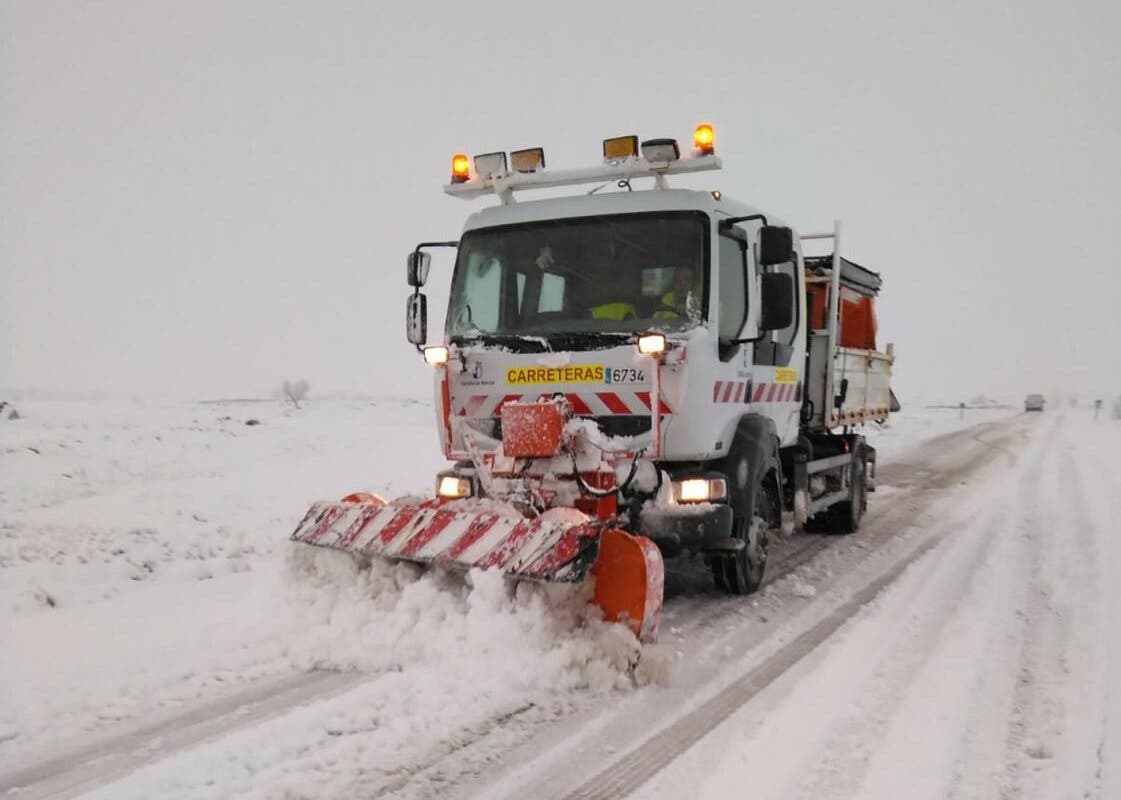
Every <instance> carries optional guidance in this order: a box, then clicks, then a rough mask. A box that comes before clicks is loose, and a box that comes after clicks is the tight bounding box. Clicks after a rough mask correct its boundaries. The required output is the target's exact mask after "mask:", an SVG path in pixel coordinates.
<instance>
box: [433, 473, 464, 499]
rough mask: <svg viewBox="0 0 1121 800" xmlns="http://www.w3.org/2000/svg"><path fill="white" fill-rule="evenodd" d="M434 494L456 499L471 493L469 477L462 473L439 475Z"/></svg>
mask: <svg viewBox="0 0 1121 800" xmlns="http://www.w3.org/2000/svg"><path fill="white" fill-rule="evenodd" d="M436 495H437V496H438V497H442V498H444V499H445V500H458V499H459V498H462V497H470V496H471V495H472V486H471V479H470V478H464V477H463V476H462V475H441V476H440V477H439V478H438V479H437V480H436Z"/></svg>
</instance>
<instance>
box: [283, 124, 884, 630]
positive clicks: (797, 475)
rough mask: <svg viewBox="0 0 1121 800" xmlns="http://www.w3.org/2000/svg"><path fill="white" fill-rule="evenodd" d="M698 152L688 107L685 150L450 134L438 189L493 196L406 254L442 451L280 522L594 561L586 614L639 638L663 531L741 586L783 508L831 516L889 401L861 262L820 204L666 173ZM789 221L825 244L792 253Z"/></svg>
mask: <svg viewBox="0 0 1121 800" xmlns="http://www.w3.org/2000/svg"><path fill="white" fill-rule="evenodd" d="M508 156H509V157H508ZM720 166H721V163H720V159H719V158H718V157H717V156H716V154H715V147H714V134H713V129H712V127H711V126H710V125H700V126H698V127H697V129H696V131H695V134H694V142H693V152H692V153H691V154H687V155H684V156H683V155H682V153H681V148H680V146H679V144H678V142H677V141H676V140H674V139H650V140H646V141H642V142H641V143H640V141H639V138H638V137H637V136H622V137H615V138H612V139H607V140H605V141H604V142H603V161H602V163H600V164H597V165H596V166H593V167H589V168H582V169H568V170H560V171H557V170H547V169H546V168H545V153H544V150H543V149H542V148H532V149H527V150H519V151H514V152H511V153H509V154H507V153H506V152H495V153H486V154H482V155H479V156H475V157H474V158H473V159H468V158H467V156H465V155H456V156H455V157H454V158H453V159H452V171H451V181H450V183H448V184H447V185H446V186H445V187H444V190H445V192H446V193H447V194H449V195H452V196H453V197H458V198H463V199H471V198H477V197H482V196H487V195H494V196H496V197H497V199H498V201H499V202H498V203H497V204H496V205H493V206H491V207H487V208H484V209H482V210H480V211H477V212H476V213H474V214H472V215H470V216H469V217H468V219H467V222H466V224H465V226H464V230H463V233H462V235H461V236H460V238H459V239H458V240H455V241H435V242H423V243H421V244H419V245H417V246H416V247H415V248H414V249H413V250H412V251H411V252H410V253H409V255H408V258H407V264H406V267H407V279H408V283H409V285H410V286H411V287H412V293H411V294H410V295H409V297H408V298H407V306H406V311H407V313H406V333H407V339H408V341H409V342H410V343H411V344H413V345H415V346H416V348H417V349H418V351H419V352H421V353H422V354H423V357H424V360H425V361H426V362H427V363H428V364H430V365H431V366H432V367H433V368H434V373H435V376H434V384H435V399H436V402H435V408H436V420H435V422H436V428H437V430H438V432H439V440H440V445H441V447H442V449H443V453H444V455H445V456H446V458H447V459H448V461H449V466H448V468H447V469H446V470H445V471H443V472H441V473H440V474H439V475H438V476H437V477H436V491H435V495H434V496H432V497H428V498H420V499H418V498H415V497H412V498H403V499H399V500H390V501H387V500H385V499H382V498H380V497H377V496H376V495H373V494H369V493H357V494H352V495H349V496H347V497H345V498H343V499H342V500H339V501H324V502H319V503H315V504H314V505H313V506H312V507H311V509H310V510H309V511H308V512H307V514H306V516H305V517H304V519H303V520H302V522H301V523H300V524H299V526H298V528H297V529H296V531H295V532H294V533H293V534H292V537H291V538H292V539H293V540H296V541H299V542H303V543H306V544H309V545H317V546H322V547H330V548H335V549H339V550H344V551H349V552H352V553H354V554H356V555H358V556H360V557H363V558H387V559H400V560H407V561H414V562H420V563H426V564H438V565H447V566H457V567H461V568H475V567H477V568H484V569H491V568H492V569H499V570H502V571H503V572H504V573H506V574H507V575H509V576H510V577H511V578H513V579H516V580H530V581H559V582H580V581H584V580H586V579H589V578H594V579H595V586H594V598H593V602H594V603H595V604H597V605H598V606H599V607H600V608H601V609H602V610H603V614H604V616H605V618H607V619H609V620H621V621H624V622H625V623H626V624H628V625H629V626H630V627H631V629H632V630H633V631H634V632H635V634H636V635H637V636H638V637H639V638H640V639H642V640H650V639H653V638H654V637H655V636H656V635H657V628H658V619H659V615H660V611H661V605H662V590H663V574H664V573H663V570H664V565H663V555H665V556H675V555H677V554H679V553H683V552H684V553H693V554H700V555H701V557H703V558H704V559H706V560H707V562H708V564H709V565H710V566H711V570H712V575H713V579H714V581H715V583H716V585H717V586H718V587H719V588H720V589H721V590H722V591H724V592H727V593H731V594H736V595H745V594H750V593H751V592H754V591H755V590H756V589H758V588H759V586H760V584H761V582H762V581H763V577H764V570H765V568H766V564H767V550H768V545H769V543H770V542H771V541H772V540H773V539H774V538H775V537H776V536H778V535H781V533H782V532H783V530H784V529H785V530H787V531H789V530H791V529H792V527H793V526H798V525H801V526H806V527H807V528H816V529H820V530H828V531H836V532H845V533H848V532H853V531H855V530H856V529H857V528H858V527H859V525H860V521H861V516H862V514H863V513H864V509H865V505H866V493H867V492H868V491H871V490H873V489H874V482H873V481H874V474H875V462H876V453H875V450H874V449H873V448H872V447H871V446H869V445H868V444H867V443H866V441H865V440H864V438H863V437H862V436H860V435H859V433H858V432H857V430H858V426H860V425H861V424H862V423H865V422H870V421H878V420H884V419H886V418H887V416H888V414H889V413H890V412H891V411H893V410H895V408H894V407H893V406H894V403H895V400H894V396H893V395H892V392H891V388H890V378H891V367H892V363H893V360H894V356H893V348H892V346H891V345H888V347H887V348H886V351H885V352H880V351H878V350H877V349H876V342H875V338H876V320H875V313H874V305H873V302H874V299H875V297H876V295H877V294H878V292H879V289H880V277H879V275H877V274H876V273H874V272H871V271H869V270H867V269H864V268H863V267H860V266H859V265H857V264H854V263H852V262H850V261H847V260H845V259H843V258H842V257H841V255H840V226H839V223H835V224H834V227H833V230H832V231H829V232H827V233H817V234H810V235H803V236H798V235H797V234H796V233H795V232H794V231H793V230H792V229H791V228H790V227H789V226H788V225H786V224H784V223H783V222H782V221H780V220H778V219H776V218H775V217H773V216H771V215H769V214H765V213H763V212H762V211H760V210H758V209H756V208H753V207H750V206H747V205H744V204H743V203H740V202H737V201H735V200H733V199H731V198H730V197H728V196H726V195H724V194H723V193H722V192H720V191H718V190H711V191H693V190H685V189H674V188H670V187H669V182H668V179H669V178H670V177H671V176H673V175H677V174H685V173H695V172H701V171H706V170H717V169H719V168H720ZM642 179H652V186H649V187H648V188H642V189H640V188H639V187H635V186H632V183H634V182H637V181H640V180H642ZM643 182H644V183H645V182H646V181H643ZM588 185H591V188H590V189H581V190H580V191H579V192H578V193H576V194H574V195H572V196H561V197H552V198H549V199H538V200H533V201H521V202H518V201H517V200H516V197H515V196H516V195H518V194H520V193H522V192H524V191H528V190H534V189H547V188H555V187H568V186H588ZM608 187H610V188H609V189H608ZM604 189H608V190H607V191H602V190H604ZM807 240H825V241H823V242H821V243H819V248H820V246H821V245H829V244H831V253H828V254H826V255H821V256H809V255H805V256H804V255H803V252H802V246H803V242H805V241H807ZM434 248H452V249H454V251H455V267H454V271H453V273H452V275H451V288H450V298H449V303H448V311H447V318H446V322H445V326H444V336H443V341H442V343H440V344H429V342H428V324H427V300H426V296H425V295H424V294H423V293H422V292H421V288H422V287H423V286H424V285H425V283H426V281H427V279H428V274H429V270H430V264H431V251H432V250H433V249H434Z"/></svg>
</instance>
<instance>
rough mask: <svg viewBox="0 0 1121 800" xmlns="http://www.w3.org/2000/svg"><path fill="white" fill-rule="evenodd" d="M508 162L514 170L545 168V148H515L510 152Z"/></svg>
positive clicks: (529, 170) (530, 170)
mask: <svg viewBox="0 0 1121 800" xmlns="http://www.w3.org/2000/svg"><path fill="white" fill-rule="evenodd" d="M510 163H511V164H512V165H513V167H514V172H537V170H539V169H545V148H543V147H530V148H528V149H526V150H515V151H513V152H512V153H510Z"/></svg>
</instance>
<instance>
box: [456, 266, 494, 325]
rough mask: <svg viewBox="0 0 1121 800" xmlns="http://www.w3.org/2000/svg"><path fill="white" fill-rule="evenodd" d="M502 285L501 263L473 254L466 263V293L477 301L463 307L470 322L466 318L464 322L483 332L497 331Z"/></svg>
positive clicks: (464, 285) (464, 286)
mask: <svg viewBox="0 0 1121 800" xmlns="http://www.w3.org/2000/svg"><path fill="white" fill-rule="evenodd" d="M501 284H502V264H501V262H499V260H498V259H497V258H495V257H494V256H492V255H490V254H488V253H472V254H471V256H470V258H469V259H468V261H467V277H466V279H465V280H464V281H463V293H464V295H465V296H466V297H470V298H471V299H472V300H473V301H474V302H473V303H472V304H471V305H466V306H464V308H463V313H464V315H466V316H468V317H469V319H464V320H462V322H463V323H466V324H472V325H474V326H475V327H477V328H478V329H479V330H482V331H487V332H493V331H496V330H498V303H499V299H500V298H501V296H502V293H501V292H500V291H499V288H500V286H501Z"/></svg>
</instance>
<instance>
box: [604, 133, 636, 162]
mask: <svg viewBox="0 0 1121 800" xmlns="http://www.w3.org/2000/svg"><path fill="white" fill-rule="evenodd" d="M637 155H638V137H637V136H615V137H613V138H611V139H604V140H603V160H604V161H606V162H607V163H608V164H615V163H617V162H619V161H626V160H627V159H628V158H635V157H636V156H637Z"/></svg>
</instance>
